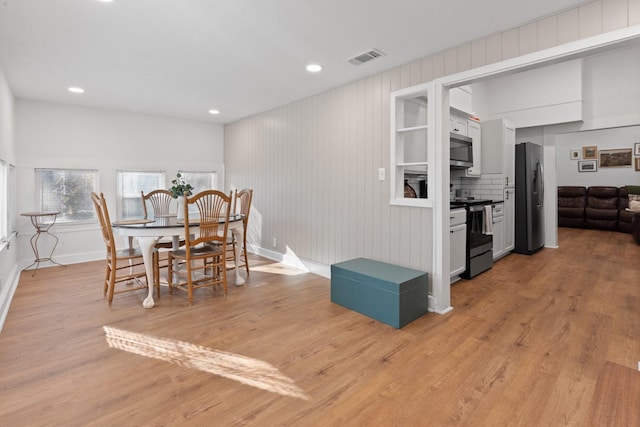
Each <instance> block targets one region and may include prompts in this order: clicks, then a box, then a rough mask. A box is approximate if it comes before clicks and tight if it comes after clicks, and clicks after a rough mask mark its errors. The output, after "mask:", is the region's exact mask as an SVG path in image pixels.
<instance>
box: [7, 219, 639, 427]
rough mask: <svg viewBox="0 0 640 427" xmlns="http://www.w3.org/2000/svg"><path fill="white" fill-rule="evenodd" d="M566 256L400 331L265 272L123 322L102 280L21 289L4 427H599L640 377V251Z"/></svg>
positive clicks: (546, 258)
mask: <svg viewBox="0 0 640 427" xmlns="http://www.w3.org/2000/svg"><path fill="white" fill-rule="evenodd" d="M559 241H560V244H561V246H560V248H559V249H543V250H542V251H541V252H539V253H537V254H535V255H534V256H524V255H516V254H512V255H509V256H508V257H506V258H504V259H502V260H500V261H498V262H497V263H496V264H495V265H494V267H493V268H492V269H491V270H490V271H488V272H486V273H484V274H482V275H480V276H478V277H476V278H474V279H473V280H471V281H461V282H458V283H456V284H454V285H453V287H452V305H453V307H454V310H453V311H452V312H450V313H448V314H446V315H443V316H441V315H437V314H432V313H430V314H428V315H426V316H424V317H422V318H420V319H418V320H416V321H414V322H412V323H410V324H409V325H407V326H405V327H404V328H402V329H401V330H395V329H393V328H392V327H390V326H387V325H385V324H382V323H379V322H377V321H374V320H372V319H369V318H367V317H365V316H362V315H360V314H358V313H355V312H352V311H350V310H347V309H345V308H343V307H340V306H338V305H335V304H332V303H331V302H330V294H329V291H330V281H329V280H328V279H325V278H321V277H318V276H315V275H312V274H298V273H297V272H296V271H294V270H290V269H287V268H284V267H282V266H280V265H278V264H274V263H272V262H271V261H268V260H264V259H257V258H255V257H254V258H253V259H252V260H253V264H252V271H251V275H250V277H249V279H248V281H247V284H246V285H245V286H244V287H234V286H233V284H231V285H230V287H229V295H228V296H227V297H226V298H224V297H223V295H222V292H221V291H217V292H212V291H211V290H209V289H200V290H198V292H196V294H195V298H194V304H193V306H191V307H189V305H188V303H187V301H186V297H185V296H184V295H183V294H182V293H177V294H174V295H173V296H169V295H168V294H167V293H166V289H164V288H163V295H162V297H161V298H160V300H159V301H157V305H156V307H155V308H153V309H151V310H145V309H143V308H142V305H141V303H142V300H143V298H144V292H140V293H128V294H122V295H116V297H115V298H114V302H113V305H112V306H111V307H109V306H108V304H107V302H106V300H105V299H104V298H103V297H102V284H101V279H102V274H103V263H102V262H92V263H85V264H77V265H70V266H68V267H66V268H61V267H54V268H46V269H41V270H39V271H38V272H37V274H36V275H35V277H31V274H23V275H22V278H21V280H20V284H19V287H18V289H17V291H16V295H15V298H14V301H13V303H12V305H11V309H10V311H9V315H8V317H7V319H6V323H5V326H4V330H3V331H2V333H1V334H0V425H4V426H43V425H47V426H49V425H51V426H142V425H148V426H165V425H166V426H178V425H193V426H205V425H206V426H212V425H215V426H236V425H237V426H240V425H249V426H518V425H522V426H560V425H574V426H583V425H588V417H589V412H590V405H591V402H592V400H593V399H594V390H595V389H596V383H597V381H598V377H599V375H600V373H601V371H602V370H603V369H604V367H605V364H606V363H607V362H613V363H615V364H618V365H622V366H624V367H627V368H629V372H633V371H631V368H636V367H637V363H638V361H639V360H640V262H639V260H640V246H637V245H636V244H635V243H633V242H632V239H631V236H630V235H628V234H622V233H617V232H605V231H587V230H577V229H560V239H559ZM232 283H233V282H232ZM105 325H106V326H111V327H115V328H119V329H122V330H126V331H131V332H136V333H140V334H146V335H150V336H153V337H156V338H162V339H171V340H180V341H186V342H189V343H193V344H196V345H198V346H202V347H205V348H208V349H211V350H216V351H225V352H230V353H234V354H238V355H243V356H247V357H251V358H255V359H258V360H261V361H263V362H267V363H269V364H271V365H272V366H273V367H275V368H276V369H278V370H279V371H280V372H281V373H282V374H283V375H285V376H287V377H289V378H290V379H291V380H292V381H293V383H294V384H295V386H297V387H299V388H300V389H301V390H302V391H303V392H304V393H305V394H306V395H307V396H308V400H304V399H300V398H295V397H290V396H286V395H281V394H279V393H277V392H274V391H266V390H263V389H260V388H256V387H252V386H250V385H246V384H243V383H240V382H238V381H235V380H233V379H229V378H225V377H221V376H218V375H214V374H210V373H205V372H202V371H200V370H196V369H190V368H187V367H182V366H178V365H176V364H173V363H169V362H166V361H162V360H158V359H154V358H148V357H144V356H141V355H138V354H133V353H130V352H126V351H122V350H118V349H115V348H111V347H109V345H108V344H107V342H106V340H105V334H104V332H103V326H105ZM633 373H634V374H635V373H636V372H633ZM254 374H255V372H254ZM240 375H242V373H240ZM637 399H638V396H635V397H633V401H631V402H627V403H628V404H629V405H637V404H638V403H637V402H638V400H637ZM638 422H639V423H640V420H639V421H638ZM612 423H614V424H611V425H616V424H615V420H613V419H612Z"/></svg>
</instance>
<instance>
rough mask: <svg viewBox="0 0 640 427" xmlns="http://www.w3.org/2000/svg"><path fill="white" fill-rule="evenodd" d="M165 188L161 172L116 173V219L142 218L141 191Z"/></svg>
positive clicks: (146, 191)
mask: <svg viewBox="0 0 640 427" xmlns="http://www.w3.org/2000/svg"><path fill="white" fill-rule="evenodd" d="M161 188H166V186H165V181H164V172H162V171H151V172H149V171H124V170H121V171H117V189H118V190H117V192H118V197H117V200H118V202H117V205H118V208H117V209H118V215H117V216H118V218H119V219H125V218H142V217H143V215H144V209H143V207H142V198H141V194H140V192H141V191H144V192H145V194H146V193H148V192H150V191H153V190H158V189H161Z"/></svg>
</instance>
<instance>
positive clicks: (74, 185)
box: [36, 169, 98, 223]
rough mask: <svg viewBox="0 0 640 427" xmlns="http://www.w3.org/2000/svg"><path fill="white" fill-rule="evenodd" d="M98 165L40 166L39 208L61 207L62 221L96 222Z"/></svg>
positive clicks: (59, 221)
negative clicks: (94, 202) (92, 167)
mask: <svg viewBox="0 0 640 427" xmlns="http://www.w3.org/2000/svg"><path fill="white" fill-rule="evenodd" d="M97 183H98V171H97V170H94V169H36V194H37V195H38V201H37V205H38V209H40V210H42V211H58V212H60V213H59V214H58V218H57V222H58V223H73V222H92V221H94V219H95V212H94V208H93V202H92V201H91V192H92V191H96V187H97Z"/></svg>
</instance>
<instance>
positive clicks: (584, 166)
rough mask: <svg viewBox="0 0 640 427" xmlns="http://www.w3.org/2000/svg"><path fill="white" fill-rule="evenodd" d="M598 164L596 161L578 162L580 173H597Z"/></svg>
mask: <svg viewBox="0 0 640 427" xmlns="http://www.w3.org/2000/svg"><path fill="white" fill-rule="evenodd" d="M597 170H598V164H597V162H596V161H595V160H582V161H580V162H578V172H596V171H597Z"/></svg>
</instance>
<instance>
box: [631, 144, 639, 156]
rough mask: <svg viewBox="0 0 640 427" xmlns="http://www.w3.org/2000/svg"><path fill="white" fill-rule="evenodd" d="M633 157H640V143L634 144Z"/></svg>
mask: <svg viewBox="0 0 640 427" xmlns="http://www.w3.org/2000/svg"><path fill="white" fill-rule="evenodd" d="M633 155H634V156H640V142H636V143H635V144H633Z"/></svg>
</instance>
